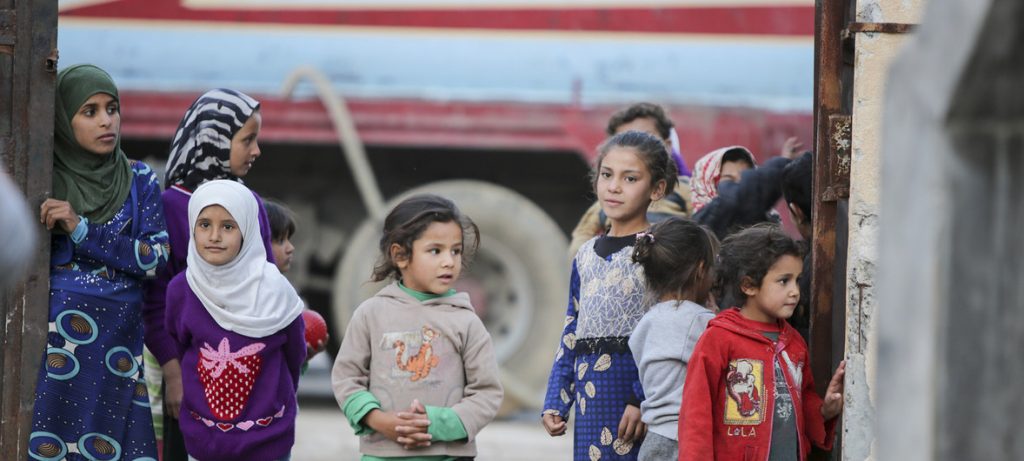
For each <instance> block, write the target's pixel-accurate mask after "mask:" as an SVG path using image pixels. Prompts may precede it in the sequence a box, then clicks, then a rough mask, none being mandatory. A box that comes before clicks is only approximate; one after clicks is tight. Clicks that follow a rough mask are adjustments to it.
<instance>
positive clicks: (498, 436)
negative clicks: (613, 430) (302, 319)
mask: <svg viewBox="0 0 1024 461" xmlns="http://www.w3.org/2000/svg"><path fill="white" fill-rule="evenodd" d="M329 366H330V363H329V361H328V360H327V359H325V358H323V355H322V354H321V356H318V357H316V358H315V359H314V361H313V362H312V363H311V364H310V369H309V370H308V371H307V373H306V374H305V375H303V377H302V380H301V384H300V385H299V407H300V410H299V419H298V422H297V427H296V440H295V448H294V449H293V450H292V459H293V460H295V461H350V460H351V461H358V459H359V439H358V438H357V437H356V436H355V435H353V434H352V428H350V427H349V426H348V423H347V422H346V421H345V416H344V415H343V414H342V413H341V410H339V409H338V406H337V404H336V403H335V402H334V398H333V395H332V394H331V390H330V379H329V376H328V368H329ZM535 415H536V412H533V411H531V412H528V413H523V414H518V415H515V416H513V417H511V418H507V419H504V420H501V421H495V422H493V423H491V424H490V425H488V426H487V428H485V429H484V430H483V431H482V432H481V433H480V436H479V437H478V439H477V449H478V451H479V454H478V456H477V459H478V460H481V461H538V460H544V461H547V460H570V459H572V433H571V432H570V433H568V434H566V435H565V436H562V437H549V436H548V435H547V433H546V432H544V429H543V428H542V427H541V425H540V422H539V420H538V418H537V417H536V416H535Z"/></svg>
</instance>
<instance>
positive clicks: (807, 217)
mask: <svg viewBox="0 0 1024 461" xmlns="http://www.w3.org/2000/svg"><path fill="white" fill-rule="evenodd" d="M813 175H814V156H813V154H811V153H810V152H805V153H804V154H803V155H801V156H799V157H797V158H796V159H794V160H793V161H792V162H789V165H786V168H785V169H783V170H782V196H783V197H785V199H786V205H787V208H789V216H790V217H791V218H793V224H796V228H797V231H799V232H800V237H802V238H803V239H804V241H805V242H808V244H810V242H811V237H812V235H813V233H812V230H813V228H812V226H811V198H812V193H811V189H812V181H813V180H814V177H813ZM808 246H809V245H808ZM810 271H811V252H810V251H808V252H807V254H806V255H804V271H803V273H801V274H800V303H799V304H797V306H796V311H795V312H793V317H791V318H790V319H789V324H790V325H793V328H796V331H798V332H800V336H802V337H803V338H804V341H807V338H808V337H809V336H810V329H811V304H810V303H811V272H810Z"/></svg>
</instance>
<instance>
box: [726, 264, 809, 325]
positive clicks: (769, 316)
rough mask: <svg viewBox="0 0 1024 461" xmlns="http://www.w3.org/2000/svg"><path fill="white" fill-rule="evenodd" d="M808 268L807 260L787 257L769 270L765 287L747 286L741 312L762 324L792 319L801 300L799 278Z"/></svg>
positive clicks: (745, 286)
mask: <svg viewBox="0 0 1024 461" xmlns="http://www.w3.org/2000/svg"><path fill="white" fill-rule="evenodd" d="M803 268H804V263H803V261H801V260H800V258H797V257H796V256H792V255H783V256H782V257H781V258H779V259H778V260H777V261H775V264H772V267H771V268H769V269H768V273H767V274H765V276H764V279H763V280H761V286H759V287H754V286H749V285H744V287H743V293H744V294H746V295H747V302H746V304H744V305H743V309H742V310H741V312H742V313H743V316H744V317H747V318H748V319H751V320H756V321H759V322H774V321H775V320H777V319H788V318H789V317H791V316H792V315H793V311H794V310H795V309H796V303H797V301H800V285H799V284H798V283H797V278H798V277H799V276H800V272H801V271H802V270H803Z"/></svg>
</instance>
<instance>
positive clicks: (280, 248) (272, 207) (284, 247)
mask: <svg viewBox="0 0 1024 461" xmlns="http://www.w3.org/2000/svg"><path fill="white" fill-rule="evenodd" d="M263 208H264V209H266V210H267V221H268V222H269V223H270V249H271V251H272V252H273V253H274V264H276V265H277V268H278V269H279V270H280V271H281V273H282V274H287V273H288V271H290V270H291V269H292V257H293V256H294V255H295V245H292V237H293V236H294V235H295V215H293V214H292V211H291V210H289V209H288V207H286V206H284V205H283V204H281V203H278V202H276V201H274V200H270V199H265V200H263Z"/></svg>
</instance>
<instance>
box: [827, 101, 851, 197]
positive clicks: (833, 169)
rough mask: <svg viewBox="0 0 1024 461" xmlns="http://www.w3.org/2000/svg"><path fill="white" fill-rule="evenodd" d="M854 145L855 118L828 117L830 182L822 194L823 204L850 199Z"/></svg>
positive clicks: (828, 181)
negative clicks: (851, 160) (851, 156)
mask: <svg viewBox="0 0 1024 461" xmlns="http://www.w3.org/2000/svg"><path fill="white" fill-rule="evenodd" d="M852 143H853V117H851V116H849V115H844V114H840V115H830V116H829V117H828V150H829V151H828V180H827V181H826V186H825V190H824V191H822V193H821V200H822V201H823V202H834V201H836V200H839V199H846V198H850V152H851V148H852Z"/></svg>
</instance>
